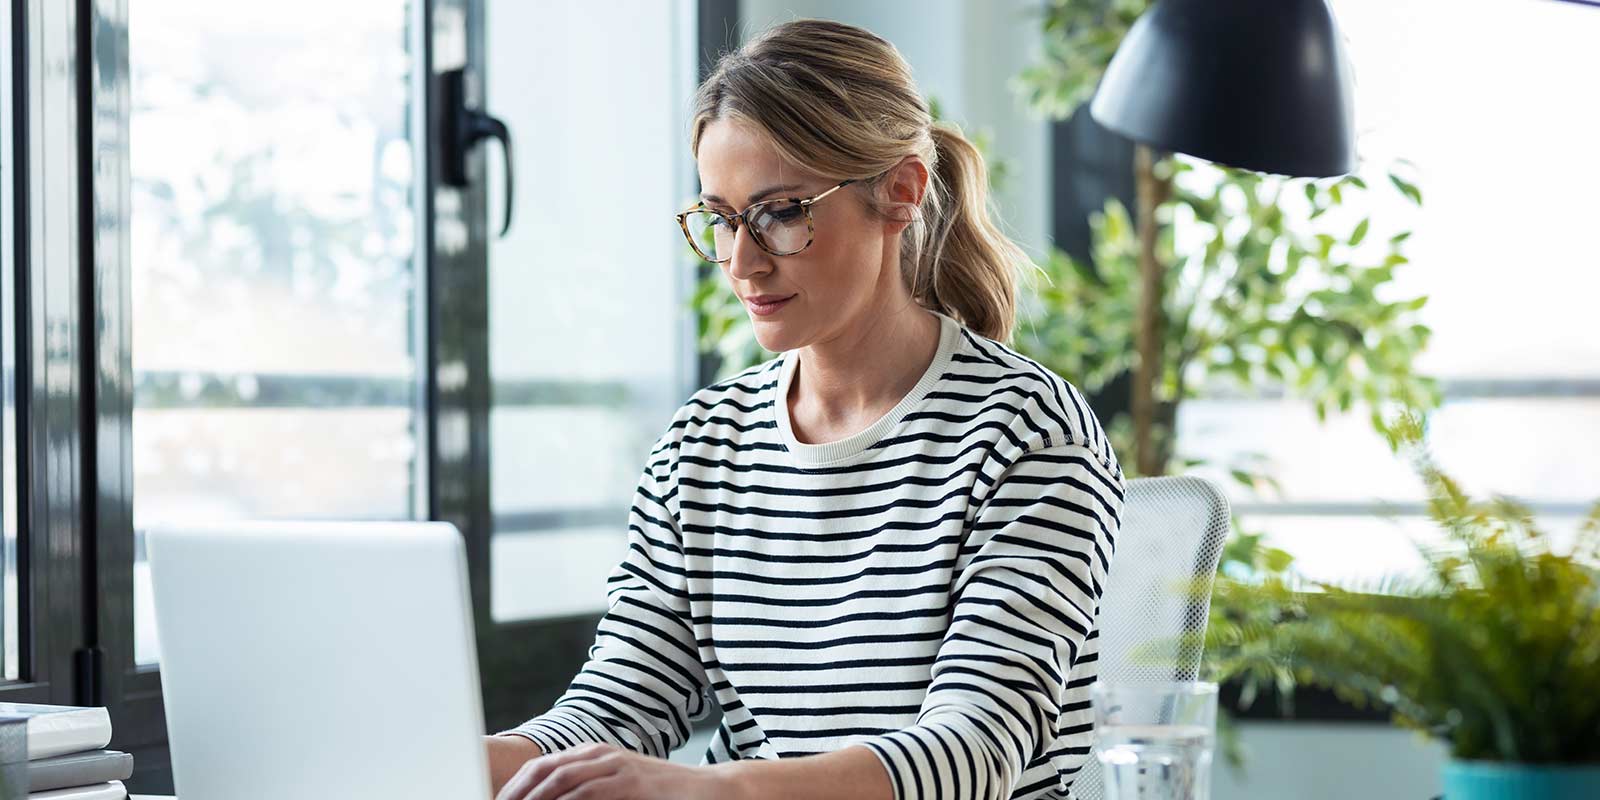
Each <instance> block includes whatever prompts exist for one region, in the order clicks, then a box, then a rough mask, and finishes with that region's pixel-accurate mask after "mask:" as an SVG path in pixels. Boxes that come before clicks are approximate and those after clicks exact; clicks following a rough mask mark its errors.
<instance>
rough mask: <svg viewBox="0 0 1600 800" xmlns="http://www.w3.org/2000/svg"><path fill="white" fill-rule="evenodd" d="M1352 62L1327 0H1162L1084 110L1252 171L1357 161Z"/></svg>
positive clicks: (1316, 171) (1330, 168) (1321, 173)
mask: <svg viewBox="0 0 1600 800" xmlns="http://www.w3.org/2000/svg"><path fill="white" fill-rule="evenodd" d="M1350 78H1351V75H1350V62H1349V60H1348V58H1347V56H1346V55H1345V51H1344V43H1343V41H1342V39H1341V37H1340V34H1339V29H1338V26H1337V25H1335V24H1334V21H1333V12H1332V11H1330V10H1329V8H1328V4H1327V1H1326V0H1160V2H1157V3H1156V4H1155V5H1154V6H1152V7H1151V8H1150V9H1149V10H1148V11H1146V12H1145V13H1144V15H1143V16H1141V17H1139V19H1138V20H1137V21H1135V22H1134V24H1133V27H1132V28H1131V29H1129V31H1128V34H1127V36H1126V37H1125V38H1124V39H1123V40H1122V45H1121V46H1120V47H1118V48H1117V53H1116V55H1115V56H1114V57H1112V59H1111V64H1110V66H1108V67H1107V68H1106V74H1105V77H1104V79H1102V81H1101V83H1100V88H1099V90H1098V91H1097V92H1096V93H1095V96H1094V101H1093V103H1091V104H1090V107H1089V112H1090V114H1092V115H1093V116H1094V118H1095V120H1096V121H1098V122H1099V123H1100V124H1101V125H1104V126H1105V127H1107V128H1109V129H1111V130H1113V131H1116V132H1117V133H1120V134H1122V135H1124V136H1127V137H1128V138H1130V139H1133V140H1135V141H1138V142H1143V143H1145V144H1148V145H1150V146H1152V147H1155V148H1158V149H1162V150H1169V151H1174V152H1179V153H1187V154H1189V155H1193V156H1198V157H1200V158H1204V159H1207V160H1209V161H1215V162H1218V163H1222V164H1227V165H1229V166H1233V167H1242V168H1244V169H1252V170H1256V171H1259V172H1271V173H1276V174H1280V175H1293V176H1303V177H1327V176H1332V175H1343V174H1345V173H1348V172H1351V171H1352V170H1354V169H1355V166H1356V153H1355V138H1356V137H1355V128H1354V122H1353V119H1352V117H1353V116H1354V114H1353V109H1352V104H1353V98H1352V90H1351V82H1350Z"/></svg>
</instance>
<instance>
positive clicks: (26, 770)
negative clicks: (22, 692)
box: [0, 703, 133, 800]
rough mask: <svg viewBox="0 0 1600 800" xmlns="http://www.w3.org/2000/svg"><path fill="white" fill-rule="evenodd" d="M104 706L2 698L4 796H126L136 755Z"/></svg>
mask: <svg viewBox="0 0 1600 800" xmlns="http://www.w3.org/2000/svg"><path fill="white" fill-rule="evenodd" d="M110 743H111V715H110V714H109V713H107V712H106V709H104V708H86V707H80V706H43V705H30V704H24V703H0V798H16V800H21V798H24V797H26V798H28V799H29V800H126V798H127V796H128V790H127V788H126V787H125V786H124V785H123V783H122V782H123V781H125V780H127V779H128V778H129V777H130V776H132V775H133V756H131V755H128V754H127V753H120V752H117V751H115V750H106V749H104V748H105V747H106V745H108V744H110Z"/></svg>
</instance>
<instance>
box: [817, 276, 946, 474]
mask: <svg viewBox="0 0 1600 800" xmlns="http://www.w3.org/2000/svg"><path fill="white" fill-rule="evenodd" d="M867 319H868V323H867V324H866V325H863V326H860V327H857V328H854V329H851V330H848V331H846V332H844V333H842V334H840V335H838V336H836V337H834V338H832V339H829V340H828V341H825V342H817V343H815V344H811V345H808V346H806V347H803V348H800V350H798V351H797V352H796V353H795V355H797V356H798V357H799V360H798V361H797V363H796V364H795V369H794V374H793V375H791V376H790V379H789V394H788V397H787V398H785V399H786V401H787V402H788V403H789V420H790V427H791V428H792V429H793V431H794V434H795V436H796V438H798V439H800V441H802V442H806V443H808V444H825V443H827V442H831V441H837V440H839V439H843V438H845V437H848V436H850V435H852V434H855V433H857V432H860V431H861V430H864V429H866V428H867V427H868V426H870V425H871V424H872V423H874V422H876V421H877V420H878V418H880V417H882V416H883V415H884V414H886V413H888V412H889V410H890V409H892V408H894V407H895V405H897V404H898V403H899V402H900V400H901V399H903V398H904V397H905V396H906V395H907V394H909V393H910V392H911V390H912V389H913V388H915V387H916V385H917V381H919V380H920V379H921V378H922V375H923V373H925V372H927V370H928V365H929V364H931V363H933V358H934V356H935V355H937V354H938V351H939V326H940V323H939V318H938V317H937V316H935V315H934V314H932V313H931V312H929V311H928V310H927V309H925V308H923V307H921V306H919V305H917V304H916V303H914V302H912V301H911V300H910V299H909V298H907V299H906V300H905V302H904V303H903V305H900V306H899V307H898V308H896V309H895V310H893V311H883V312H878V313H869V316H868V317H867Z"/></svg>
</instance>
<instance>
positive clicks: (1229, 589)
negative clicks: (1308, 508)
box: [1205, 417, 1600, 764]
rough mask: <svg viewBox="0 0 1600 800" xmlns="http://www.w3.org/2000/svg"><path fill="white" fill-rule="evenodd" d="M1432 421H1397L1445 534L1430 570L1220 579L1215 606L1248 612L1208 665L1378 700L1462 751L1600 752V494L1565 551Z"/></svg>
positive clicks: (1219, 629) (1567, 760)
mask: <svg viewBox="0 0 1600 800" xmlns="http://www.w3.org/2000/svg"><path fill="white" fill-rule="evenodd" d="M1423 430H1424V426H1423V423H1422V421H1421V420H1420V419H1418V418H1416V417H1406V418H1403V419H1401V420H1400V421H1399V422H1398V423H1395V424H1393V425H1392V426H1390V428H1389V433H1390V436H1391V441H1392V442H1393V443H1394V445H1395V446H1396V447H1397V449H1401V450H1402V451H1404V452H1407V453H1409V454H1411V455H1412V457H1413V459H1414V463H1415V466H1416V469H1417V471H1418V472H1419V474H1420V475H1421V476H1422V478H1423V480H1424V483H1425V485H1426V487H1427V489H1428V503H1427V506H1428V511H1429V514H1430V516H1431V517H1432V518H1433V519H1434V520H1435V521H1436V522H1437V523H1438V524H1439V526H1440V527H1441V528H1443V529H1444V531H1445V532H1446V533H1447V534H1448V538H1447V543H1446V545H1445V546H1442V547H1420V548H1419V549H1420V550H1421V552H1422V555H1423V557H1424V558H1425V560H1426V563H1427V566H1428V569H1427V570H1426V571H1425V572H1424V573H1423V574H1422V575H1420V576H1417V577H1411V578H1404V577H1397V578H1391V579H1388V580H1385V581H1382V582H1379V583H1378V584H1376V585H1372V586H1363V587H1351V586H1339V585H1334V584H1329V583H1323V582H1317V581H1305V580H1299V579H1296V578H1294V577H1293V576H1290V575H1284V574H1274V575H1270V576H1269V577H1267V578H1265V579H1262V580H1258V581H1253V582H1247V581H1237V580H1229V579H1227V578H1225V577H1224V578H1219V580H1218V584H1217V587H1216V593H1217V598H1216V600H1217V602H1218V604H1219V606H1220V607H1222V608H1225V609H1230V610H1239V609H1254V610H1255V611H1253V612H1249V613H1235V614H1234V615H1233V616H1231V617H1230V616H1228V615H1222V616H1220V617H1218V616H1217V615H1213V620H1212V625H1211V627H1210V629H1209V630H1208V631H1207V633H1206V636H1205V645H1206V648H1207V653H1208V662H1209V671H1210V672H1211V673H1213V674H1220V675H1228V676H1238V677H1247V678H1249V679H1250V680H1251V681H1252V682H1253V683H1259V682H1261V681H1269V682H1270V683H1271V684H1272V685H1273V686H1274V687H1275V688H1277V689H1279V690H1280V691H1281V690H1284V689H1286V688H1292V687H1293V685H1295V684H1296V683H1305V684H1311V685H1317V686H1323V687H1327V688H1330V689H1332V690H1334V691H1335V692H1336V693H1337V694H1338V695H1339V696H1341V697H1343V698H1345V699H1347V700H1351V701H1354V702H1358V703H1373V704H1376V705H1378V706H1381V707H1385V708H1387V709H1389V710H1390V712H1391V713H1392V714H1393V717H1394V719H1395V721H1396V722H1397V723H1399V724H1401V725H1404V726H1407V727H1410V728H1414V729H1417V730H1420V731H1423V732H1425V733H1427V734H1429V735H1431V736H1434V737H1436V738H1439V739H1442V740H1444V741H1446V742H1448V744H1449V746H1450V749H1451V752H1452V754H1453V755H1454V756H1455V757H1456V758H1458V759H1482V760H1495V761H1511V762H1520V763H1553V764H1576V763H1597V762H1600V568H1597V562H1600V559H1597V556H1600V503H1596V505H1595V507H1594V509H1593V510H1592V511H1591V512H1590V513H1589V514H1588V515H1587V517H1586V518H1585V521H1584V523H1583V525H1582V526H1581V528H1580V530H1579V532H1578V538H1577V541H1576V542H1575V544H1574V545H1573V546H1572V547H1571V548H1570V549H1568V550H1566V551H1565V552H1557V551H1556V550H1555V549H1554V546H1553V545H1552V543H1551V542H1550V539H1549V537H1548V536H1547V535H1546V534H1545V533H1544V532H1543V531H1542V530H1541V529H1540V528H1539V527H1538V525H1537V523H1536V522H1535V521H1534V519H1533V514H1532V513H1531V512H1530V511H1529V509H1528V508H1527V507H1525V506H1523V505H1521V504H1520V503H1517V502H1515V501H1513V500H1510V499H1508V498H1494V499H1491V500H1487V501H1480V500H1475V499H1473V498H1472V497H1470V496H1469V495H1468V493H1467V492H1465V491H1464V490H1463V489H1462V488H1461V486H1460V485H1459V484H1458V483H1457V482H1456V481H1454V480H1453V479H1451V478H1450V477H1449V476H1448V475H1446V474H1444V473H1443V472H1442V471H1440V469H1439V468H1438V466H1437V465H1436V463H1435V462H1434V460H1433V458H1432V457H1431V455H1429V453H1428V452H1427V449H1426V447H1425V446H1424V443H1423V439H1424V435H1423ZM1284 696H1287V692H1285V693H1284Z"/></svg>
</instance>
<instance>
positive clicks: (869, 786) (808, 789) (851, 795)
mask: <svg viewBox="0 0 1600 800" xmlns="http://www.w3.org/2000/svg"><path fill="white" fill-rule="evenodd" d="M711 769H723V770H726V771H727V773H728V778H729V785H731V786H733V787H734V792H735V797H733V798H729V799H728V800H894V787H893V786H891V785H890V783H889V773H888V771H886V770H885V769H884V767H883V762H881V761H879V760H878V757H877V756H876V755H874V754H873V752H872V751H871V750H869V749H867V748H865V747H860V746H851V747H845V748H842V749H839V750H835V751H833V752H831V753H819V754H817V755H814V756H804V757H801V758H784V759H779V760H776V761H767V760H764V759H747V760H744V761H734V762H731V763H727V764H718V765H716V766H714V767H711Z"/></svg>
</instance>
